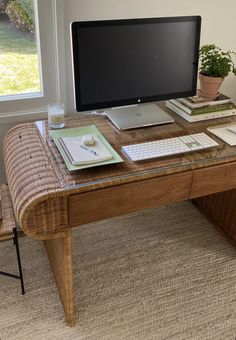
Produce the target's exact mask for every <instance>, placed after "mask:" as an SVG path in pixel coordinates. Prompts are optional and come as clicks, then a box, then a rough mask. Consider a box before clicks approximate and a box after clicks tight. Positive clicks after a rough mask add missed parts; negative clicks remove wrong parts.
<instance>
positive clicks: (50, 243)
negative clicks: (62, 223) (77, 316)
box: [44, 230, 74, 326]
mask: <svg viewBox="0 0 236 340" xmlns="http://www.w3.org/2000/svg"><path fill="white" fill-rule="evenodd" d="M44 244H45V246H46V250H47V254H48V258H49V261H50V263H51V267H52V270H53V273H54V276H55V280H56V283H57V286H58V289H59V292H60V296H61V301H62V303H63V305H64V309H65V313H66V321H67V323H68V325H69V326H73V325H74V301H73V269H72V239H71V230H68V231H67V232H65V233H63V234H61V235H60V236H59V237H57V238H54V239H50V240H45V241H44Z"/></svg>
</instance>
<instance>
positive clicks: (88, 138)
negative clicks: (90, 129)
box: [82, 135, 96, 145]
mask: <svg viewBox="0 0 236 340" xmlns="http://www.w3.org/2000/svg"><path fill="white" fill-rule="evenodd" d="M82 142H83V144H84V145H94V144H95V143H96V141H95V139H94V137H93V135H84V136H83V138H82Z"/></svg>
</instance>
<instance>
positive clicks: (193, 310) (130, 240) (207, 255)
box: [0, 202, 236, 340]
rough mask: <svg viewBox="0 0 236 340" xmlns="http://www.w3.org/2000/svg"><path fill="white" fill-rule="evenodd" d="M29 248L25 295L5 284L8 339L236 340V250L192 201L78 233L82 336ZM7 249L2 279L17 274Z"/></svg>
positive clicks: (37, 252)
mask: <svg viewBox="0 0 236 340" xmlns="http://www.w3.org/2000/svg"><path fill="white" fill-rule="evenodd" d="M20 247H21V254H22V262H23V270H24V275H25V288H26V295H25V296H22V295H21V293H20V285H19V281H18V280H14V279H12V278H7V277H1V276H0V339H1V340H14V339H24V340H28V339H30V340H31V339H33V340H41V339H43V340H49V339H50V340H51V339H53V340H54V339H56V340H62V339H63V340H64V339H72V340H73V339H79V340H83V339H86V340H87V339H88V340H100V339H101V340H103V339H104V340H108V339H109V340H120V339H131V340H133V339H135V340H149V339H157V340H166V339H171V340H184V339H186V340H187V339H188V340H189V339H191V340H195V339H196V340H198V339H199V340H200V339H201V340H207V339H214V340H221V339H222V340H234V339H235V338H236V250H235V248H233V247H232V246H231V245H230V244H229V243H228V242H227V241H226V240H225V238H224V237H223V236H222V235H221V234H220V233H219V232H218V231H217V230H216V229H215V228H214V227H213V226H212V225H211V224H210V223H209V222H208V221H207V220H206V219H205V218H204V217H203V216H202V215H201V214H200V213H199V211H198V210H197V209H195V208H194V207H193V206H192V205H191V203H190V202H181V203H177V204H173V205H169V206H163V207H160V208H158V209H149V210H144V211H141V212H138V213H134V214H129V215H125V216H122V217H118V218H114V219H110V220H106V221H102V222H97V223H94V224H88V225H85V226H82V227H80V228H78V229H75V230H74V231H73V261H74V289H75V308H76V310H75V315H76V325H75V327H74V328H70V327H68V326H67V325H66V323H65V318H64V312H63V308H62V305H61V302H60V299H59V296H58V291H57V288H56V285H55V282H54V278H53V274H52V273H51V270H50V267H49V263H48V259H47V256H46V252H45V249H44V246H43V245H42V243H41V242H39V241H36V240H32V239H29V238H27V237H25V238H21V239H20ZM0 249H1V257H0V268H1V270H5V271H10V270H11V271H12V272H16V258H15V253H14V248H13V246H12V243H11V242H5V243H2V244H0Z"/></svg>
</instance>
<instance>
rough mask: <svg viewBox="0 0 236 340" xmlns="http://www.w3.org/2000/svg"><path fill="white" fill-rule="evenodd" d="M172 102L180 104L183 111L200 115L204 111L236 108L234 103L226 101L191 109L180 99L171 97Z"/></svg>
mask: <svg viewBox="0 0 236 340" xmlns="http://www.w3.org/2000/svg"><path fill="white" fill-rule="evenodd" d="M170 102H171V103H173V104H174V105H176V106H178V107H179V108H180V109H182V110H183V111H185V112H187V113H188V114H189V115H199V114H203V113H210V112H217V111H224V110H229V109H233V108H234V104H233V103H232V102H231V103H225V104H218V105H207V106H203V107H199V108H194V109H190V108H189V107H188V106H187V105H185V104H184V103H182V102H181V101H180V100H179V99H171V100H170Z"/></svg>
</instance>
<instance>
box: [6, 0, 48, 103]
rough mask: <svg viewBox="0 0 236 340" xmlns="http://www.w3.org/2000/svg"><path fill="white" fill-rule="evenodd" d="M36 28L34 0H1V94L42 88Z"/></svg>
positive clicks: (35, 92)
mask: <svg viewBox="0 0 236 340" xmlns="http://www.w3.org/2000/svg"><path fill="white" fill-rule="evenodd" d="M36 29H37V26H36V25H35V7H34V1H33V0H1V1H0V98H1V97H3V96H4V97H5V96H12V95H15V96H17V95H21V94H24V95H27V94H28V95H29V97H31V96H32V95H33V94H39V93H40V92H41V91H42V88H41V79H40V74H41V72H40V66H39V65H40V62H39V54H38V48H37V41H36ZM1 99H3V98H1ZM9 99H10V98H9Z"/></svg>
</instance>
